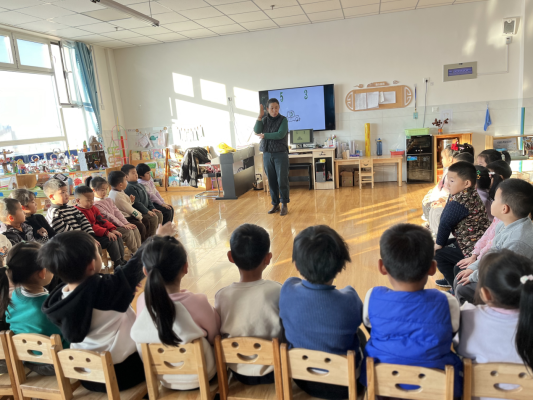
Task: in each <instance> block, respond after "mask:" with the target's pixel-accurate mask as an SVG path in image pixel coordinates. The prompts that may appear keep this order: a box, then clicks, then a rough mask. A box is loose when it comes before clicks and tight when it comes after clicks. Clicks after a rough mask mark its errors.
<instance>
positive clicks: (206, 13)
mask: <svg viewBox="0 0 534 400" xmlns="http://www.w3.org/2000/svg"><path fill="white" fill-rule="evenodd" d="M180 14H182V15H183V16H185V17H187V18H189V19H192V20H197V19H203V18H212V17H220V16H222V15H223V13H222V12H220V11H219V10H217V9H216V8H215V7H202V8H196V9H194V10H184V11H180Z"/></svg>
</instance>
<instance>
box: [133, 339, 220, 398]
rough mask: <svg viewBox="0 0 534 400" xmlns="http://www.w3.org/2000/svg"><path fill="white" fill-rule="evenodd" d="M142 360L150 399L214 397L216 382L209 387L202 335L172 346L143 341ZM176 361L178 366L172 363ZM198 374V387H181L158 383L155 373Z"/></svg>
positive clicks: (216, 387) (216, 388) (216, 389)
mask: <svg viewBox="0 0 534 400" xmlns="http://www.w3.org/2000/svg"><path fill="white" fill-rule="evenodd" d="M141 351H142V353H143V364H144V366H145V376H146V383H147V387H148V396H149V397H150V400H161V399H165V400H166V399H180V398H183V399H187V400H195V399H197V398H199V399H200V400H213V398H214V397H215V395H216V394H217V391H218V386H219V385H218V384H217V383H215V384H214V385H212V386H211V387H210V382H209V380H208V371H207V370H206V361H205V358H204V348H203V346H202V339H196V340H194V341H193V342H192V343H188V344H181V345H178V346H175V347H170V346H165V345H163V344H161V343H152V344H147V343H142V344H141ZM174 365H177V366H174ZM185 374H187V375H198V380H199V382H200V387H199V390H195V391H191V390H188V391H180V390H173V389H168V388H166V387H164V386H163V385H161V383H160V381H159V379H158V375H185Z"/></svg>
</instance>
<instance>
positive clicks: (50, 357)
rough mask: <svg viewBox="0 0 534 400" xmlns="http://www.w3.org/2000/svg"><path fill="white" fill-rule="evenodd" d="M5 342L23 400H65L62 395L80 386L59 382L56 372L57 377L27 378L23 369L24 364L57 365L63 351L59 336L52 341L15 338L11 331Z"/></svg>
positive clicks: (39, 337)
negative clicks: (58, 354)
mask: <svg viewBox="0 0 534 400" xmlns="http://www.w3.org/2000/svg"><path fill="white" fill-rule="evenodd" d="M6 338H7V343H8V347H9V355H10V357H11V365H12V366H13V371H14V375H15V383H16V387H17V390H18V393H19V398H20V399H23V400H25V399H30V398H38V399H47V400H63V399H64V397H63V393H65V392H67V393H68V391H69V390H70V388H73V389H75V388H77V387H78V386H80V382H78V381H72V382H68V381H65V380H64V379H59V378H58V371H57V370H56V375H55V376H42V375H38V374H36V373H35V372H31V373H29V374H27V371H26V370H25V368H24V365H23V362H24V361H29V362H38V363H43V364H55V362H54V358H55V353H57V351H59V350H62V345H61V338H60V336H59V335H57V334H54V335H52V336H50V337H48V336H44V335H38V334H36V333H21V334H18V335H14V334H13V332H12V331H7V333H6ZM67 384H68V385H67Z"/></svg>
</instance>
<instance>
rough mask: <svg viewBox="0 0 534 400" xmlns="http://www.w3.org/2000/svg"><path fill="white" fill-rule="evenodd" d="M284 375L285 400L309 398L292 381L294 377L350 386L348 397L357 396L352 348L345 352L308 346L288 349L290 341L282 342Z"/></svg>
mask: <svg viewBox="0 0 534 400" xmlns="http://www.w3.org/2000/svg"><path fill="white" fill-rule="evenodd" d="M280 357H281V362H282V377H283V382H284V400H292V399H293V398H294V397H293V396H294V394H295V398H298V399H302V398H303V397H304V398H309V396H308V395H306V394H305V393H304V392H299V393H297V390H300V389H298V388H297V387H296V385H293V382H292V379H301V380H304V381H311V382H320V383H327V384H331V385H340V386H347V387H348V388H349V400H356V399H357V389H356V356H355V353H354V351H352V350H349V351H348V352H347V355H346V356H340V355H336V354H329V353H325V352H322V351H316V350H306V349H296V348H295V349H291V350H288V349H287V344H286V343H283V344H282V345H281V346H280Z"/></svg>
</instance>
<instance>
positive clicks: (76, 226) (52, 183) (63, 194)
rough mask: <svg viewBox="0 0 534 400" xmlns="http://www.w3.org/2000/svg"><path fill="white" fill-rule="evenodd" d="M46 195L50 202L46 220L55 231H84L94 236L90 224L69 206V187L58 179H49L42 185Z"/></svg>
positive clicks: (76, 210)
mask: <svg viewBox="0 0 534 400" xmlns="http://www.w3.org/2000/svg"><path fill="white" fill-rule="evenodd" d="M43 191H44V192H45V194H46V197H48V198H49V199H50V202H51V203H52V205H51V207H50V208H49V209H48V213H47V214H46V220H47V221H48V222H49V224H50V225H51V226H52V229H54V231H55V232H56V233H61V232H69V231H84V232H87V233H89V234H90V235H92V236H94V234H95V233H94V232H93V228H91V224H90V223H89V221H88V220H87V218H85V216H84V215H83V214H82V213H81V212H80V211H79V210H78V209H77V208H76V207H73V206H69V205H68V204H67V203H68V202H69V188H68V187H67V185H66V184H65V182H62V181H60V180H59V179H50V180H49V181H47V182H46V183H45V184H44V185H43Z"/></svg>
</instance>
